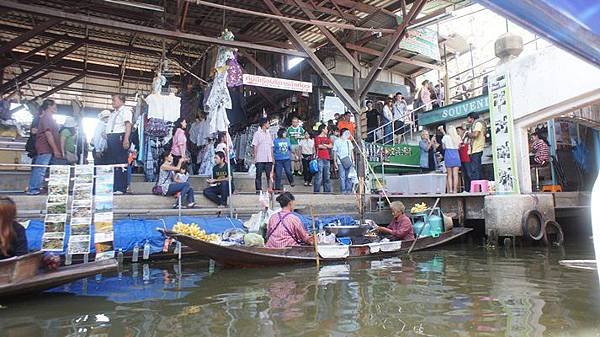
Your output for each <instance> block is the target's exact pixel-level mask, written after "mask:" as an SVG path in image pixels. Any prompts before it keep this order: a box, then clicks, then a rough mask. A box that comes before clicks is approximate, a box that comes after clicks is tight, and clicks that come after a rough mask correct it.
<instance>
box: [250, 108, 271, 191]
mask: <svg viewBox="0 0 600 337" xmlns="http://www.w3.org/2000/svg"><path fill="white" fill-rule="evenodd" d="M252 148H253V150H254V166H255V167H256V179H255V180H254V187H255V188H256V194H259V193H260V192H261V191H262V173H263V172H264V173H265V176H266V177H267V184H269V183H270V182H271V181H272V180H273V138H272V137H271V134H270V133H269V120H268V119H267V118H265V117H262V118H261V119H260V120H259V121H258V130H256V132H255V133H254V136H253V137H252Z"/></svg>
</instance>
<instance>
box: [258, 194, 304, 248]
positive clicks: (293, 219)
mask: <svg viewBox="0 0 600 337" xmlns="http://www.w3.org/2000/svg"><path fill="white" fill-rule="evenodd" d="M276 200H277V201H278V202H279V205H280V206H281V211H279V212H277V213H275V214H273V215H272V216H271V218H270V219H269V224H268V225H267V244H266V247H267V248H285V247H291V246H299V245H302V244H308V245H312V244H313V238H312V237H311V236H310V235H308V233H307V232H306V230H305V229H304V226H303V225H302V222H301V221H300V219H298V217H297V216H295V215H294V214H293V213H292V211H293V210H294V200H295V198H294V195H292V194H291V193H290V192H284V193H281V194H280V195H279V196H278V197H277V199H276Z"/></svg>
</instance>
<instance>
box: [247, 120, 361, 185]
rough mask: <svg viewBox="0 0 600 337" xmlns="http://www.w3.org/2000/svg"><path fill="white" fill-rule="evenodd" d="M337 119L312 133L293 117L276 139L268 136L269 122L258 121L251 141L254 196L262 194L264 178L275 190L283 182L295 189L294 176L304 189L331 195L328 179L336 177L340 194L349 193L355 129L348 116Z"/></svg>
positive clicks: (353, 161)
mask: <svg viewBox="0 0 600 337" xmlns="http://www.w3.org/2000/svg"><path fill="white" fill-rule="evenodd" d="M336 117H337V118H336V120H335V121H334V120H329V121H328V122H327V123H318V124H317V125H315V126H316V129H313V130H305V129H304V128H303V127H302V126H301V125H300V120H299V119H298V118H296V117H294V118H293V119H292V122H291V125H289V126H288V127H287V128H285V127H282V128H280V129H279V130H278V131H277V137H276V138H275V139H273V137H272V136H271V134H270V132H269V126H270V123H269V120H268V119H267V118H261V119H260V121H259V126H260V127H259V129H258V130H257V131H256V132H255V133H254V135H253V138H252V146H253V153H254V156H253V158H254V165H255V169H256V177H255V189H256V193H257V194H259V193H260V192H261V191H262V190H263V186H262V182H263V178H262V177H263V175H264V176H265V177H266V180H267V182H270V183H272V188H273V189H274V190H282V189H283V184H282V180H283V179H284V178H285V179H287V181H288V183H289V185H290V186H291V187H294V186H295V181H294V175H297V176H301V177H303V180H304V186H313V191H314V192H321V191H323V192H332V186H331V179H332V177H336V178H339V179H340V186H341V192H342V193H345V194H348V193H351V192H352V188H353V182H352V179H351V173H352V170H353V169H354V163H355V158H354V144H353V137H354V136H353V135H354V134H355V129H356V126H355V124H354V122H352V121H351V114H350V113H346V114H343V115H338V116H336ZM311 163H312V165H311ZM311 166H312V168H311Z"/></svg>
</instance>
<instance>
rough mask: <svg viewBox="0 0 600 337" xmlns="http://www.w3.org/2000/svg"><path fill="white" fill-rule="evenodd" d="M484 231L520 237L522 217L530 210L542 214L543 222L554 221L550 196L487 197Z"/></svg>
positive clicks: (552, 201)
mask: <svg viewBox="0 0 600 337" xmlns="http://www.w3.org/2000/svg"><path fill="white" fill-rule="evenodd" d="M484 204H485V207H484V210H485V231H486V234H488V233H489V232H490V231H491V230H495V231H496V233H497V234H498V235H500V236H512V235H515V236H521V235H522V234H523V229H522V222H523V215H524V214H525V213H526V212H528V211H530V210H538V211H539V212H540V213H542V216H543V218H544V219H543V221H546V220H555V219H556V216H555V213H554V198H553V195H552V194H549V193H546V194H528V195H508V194H506V195H488V196H486V197H485V202H484Z"/></svg>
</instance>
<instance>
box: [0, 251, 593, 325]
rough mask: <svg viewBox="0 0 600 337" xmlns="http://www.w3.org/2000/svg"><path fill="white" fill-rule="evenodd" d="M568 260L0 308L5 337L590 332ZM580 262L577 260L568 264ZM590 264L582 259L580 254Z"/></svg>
mask: <svg viewBox="0 0 600 337" xmlns="http://www.w3.org/2000/svg"><path fill="white" fill-rule="evenodd" d="M578 252H580V251H578V250H572V252H570V251H569V250H566V251H563V252H561V251H558V250H550V251H547V250H535V249H528V250H524V249H517V250H513V251H511V254H510V255H508V256H507V255H506V252H503V251H488V252H486V251H484V250H481V249H479V248H459V249H454V250H446V251H443V252H424V253H419V254H413V256H412V257H406V256H403V257H402V258H400V257H398V258H390V259H384V260H371V261H369V260H363V261H357V262H352V263H348V264H338V265H325V266H322V267H321V268H320V269H319V270H317V268H316V267H315V266H312V265H307V266H300V267H298V266H295V267H288V268H262V269H248V270H219V269H217V270H215V271H214V272H213V273H208V270H209V267H208V265H207V263H200V264H198V263H189V262H185V263H183V264H182V265H179V264H167V265H152V266H148V265H146V266H144V265H137V266H133V267H130V268H127V269H125V270H123V271H121V272H120V273H119V274H116V275H104V276H102V277H96V278H89V279H87V280H82V281H78V282H74V283H71V284H69V285H67V286H64V287H60V288H58V289H55V290H53V291H52V292H48V293H45V294H43V295H41V296H35V297H32V298H26V299H22V300H20V301H17V302H11V303H7V304H6V306H7V307H6V308H5V309H2V310H0V331H2V332H3V333H5V334H7V335H9V336H67V335H68V336H417V335H423V336H541V335H558V334H563V333H565V332H569V333H570V334H571V335H582V334H586V333H587V332H592V331H598V329H599V328H600V326H599V322H598V319H597V317H600V316H599V314H600V297H599V296H598V285H597V284H596V279H595V275H594V274H592V273H586V272H580V271H572V270H569V269H564V268H562V267H560V266H559V265H558V263H557V260H558V259H563V258H565V256H568V258H586V257H588V256H587V255H586V254H588V253H587V251H586V252H581V253H578ZM578 254H579V255H578ZM589 254H591V252H590V253H589Z"/></svg>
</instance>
